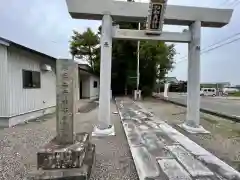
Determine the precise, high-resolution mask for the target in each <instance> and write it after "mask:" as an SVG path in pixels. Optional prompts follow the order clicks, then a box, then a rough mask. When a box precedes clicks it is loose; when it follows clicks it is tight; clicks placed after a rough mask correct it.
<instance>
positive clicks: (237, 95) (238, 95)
mask: <svg viewBox="0 0 240 180" xmlns="http://www.w3.org/2000/svg"><path fill="white" fill-rule="evenodd" d="M229 96H234V97H240V92H236V93H231V94H229Z"/></svg>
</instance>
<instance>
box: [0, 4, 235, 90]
mask: <svg viewBox="0 0 240 180" xmlns="http://www.w3.org/2000/svg"><path fill="white" fill-rule="evenodd" d="M0 1H1V3H0V22H1V26H0V37H3V38H6V39H9V40H11V41H14V42H16V43H19V44H22V45H24V46H27V47H29V48H32V49H35V50H37V51H40V52H42V53H45V54H48V55H51V56H53V57H56V58H68V57H70V54H69V40H70V37H71V35H72V31H73V30H77V31H79V32H83V31H84V30H86V29H87V28H88V27H90V28H92V29H93V30H94V31H97V29H98V27H99V25H100V24H101V22H100V21H92V20H91V21H90V20H76V19H72V18H71V17H70V15H69V13H68V10H67V5H66V2H65V0H51V1H50V0H0ZM98 1H99V0H98ZM138 1H142V2H148V0H138ZM168 4H174V5H187V6H201V7H215V8H216V7H218V8H232V9H233V8H234V14H233V17H232V19H231V22H230V23H229V25H227V26H225V27H223V28H220V29H216V28H202V34H201V35H202V40H201V46H202V49H203V48H207V47H208V46H209V45H212V44H214V43H216V42H218V41H221V40H222V39H225V38H227V37H229V36H231V35H234V34H236V33H238V32H240V21H239V19H238V18H237V17H240V0H239V3H238V0H211V1H210V0H201V1H196V0H181V1H179V0H168ZM184 28H186V27H178V26H164V30H166V31H182V30H183V29H184ZM238 37H240V35H238V36H236V37H235V38H238ZM233 39H234V38H233ZM175 47H176V51H177V55H176V56H175V62H176V63H175V65H174V66H175V67H174V69H173V70H172V71H171V72H169V74H168V76H174V77H177V79H179V80H187V67H188V65H187V64H188V61H187V54H188V52H187V44H175ZM239 47H240V40H239V41H236V42H234V43H231V44H229V45H225V46H223V47H221V48H218V49H215V50H212V51H210V52H208V53H205V54H202V55H201V82H231V83H232V84H234V85H236V84H240V70H239V69H240V68H239V67H240V59H238V58H239V56H240V52H239Z"/></svg>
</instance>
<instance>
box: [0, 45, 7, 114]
mask: <svg viewBox="0 0 240 180" xmlns="http://www.w3.org/2000/svg"><path fill="white" fill-rule="evenodd" d="M7 67H8V66H7V47H6V46H3V45H0V117H6V116H8V114H9V109H8V107H9V104H8V98H9V96H8V84H7V83H8V79H7Z"/></svg>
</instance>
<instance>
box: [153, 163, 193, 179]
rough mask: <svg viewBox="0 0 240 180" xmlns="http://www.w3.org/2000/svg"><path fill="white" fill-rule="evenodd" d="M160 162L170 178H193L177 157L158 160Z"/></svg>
mask: <svg viewBox="0 0 240 180" xmlns="http://www.w3.org/2000/svg"><path fill="white" fill-rule="evenodd" d="M158 163H159V165H160V167H161V168H162V170H163V172H164V173H165V174H166V175H167V176H168V178H169V180H176V179H178V180H191V178H190V176H189V174H188V173H187V172H186V171H185V169H184V168H183V167H182V166H181V165H180V164H179V163H178V162H177V161H176V160H175V159H162V160H158Z"/></svg>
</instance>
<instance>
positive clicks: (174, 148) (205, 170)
mask: <svg viewBox="0 0 240 180" xmlns="http://www.w3.org/2000/svg"><path fill="white" fill-rule="evenodd" d="M116 104H117V107H118V111H119V114H120V117H121V121H122V124H123V127H124V131H125V134H126V137H127V140H128V143H129V147H130V150H131V153H132V156H133V159H134V162H135V166H136V169H137V172H138V175H139V179H140V180H145V179H155V180H157V179H159V180H160V179H161V180H165V179H167V180H169V179H192V180H197V179H199V180H205V179H206V180H240V173H239V172H237V171H236V170H235V169H233V168H232V167H230V166H229V165H227V164H226V163H224V162H222V161H221V160H220V159H218V158H217V157H215V156H214V155H213V154H211V153H210V152H208V151H207V150H205V149H204V148H202V147H201V146H199V145H198V144H196V143H195V142H193V141H191V140H190V139H189V138H188V137H186V136H184V135H183V134H181V133H180V132H178V131H177V130H176V129H174V128H172V127H171V126H169V125H168V124H167V123H165V122H164V121H159V122H156V121H155V120H156V119H157V120H158V118H157V117H154V116H153V115H152V114H151V113H148V112H147V111H146V110H145V109H144V108H143V106H142V105H141V104H140V103H136V102H133V101H132V100H131V99H128V98H122V99H121V98H119V99H118V98H117V99H116Z"/></svg>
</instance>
